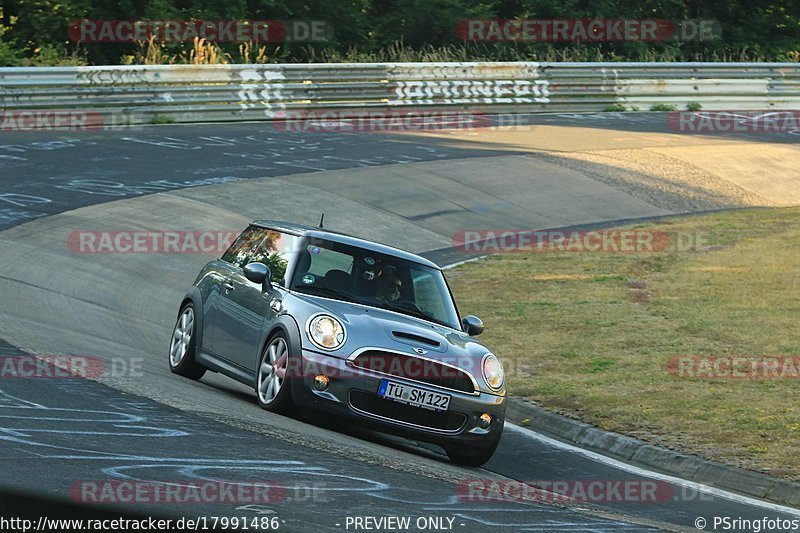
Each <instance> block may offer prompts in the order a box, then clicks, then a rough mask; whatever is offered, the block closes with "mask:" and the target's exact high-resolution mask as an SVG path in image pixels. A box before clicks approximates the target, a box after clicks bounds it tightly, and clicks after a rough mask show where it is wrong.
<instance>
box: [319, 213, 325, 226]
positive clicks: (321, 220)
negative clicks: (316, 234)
mask: <svg viewBox="0 0 800 533" xmlns="http://www.w3.org/2000/svg"><path fill="white" fill-rule="evenodd" d="M324 220H325V213H322V216H321V217H320V219H319V229H324V228H323V227H322V222H323V221H324Z"/></svg>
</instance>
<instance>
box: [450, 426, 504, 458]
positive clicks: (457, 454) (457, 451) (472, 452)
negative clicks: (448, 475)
mask: <svg viewBox="0 0 800 533" xmlns="http://www.w3.org/2000/svg"><path fill="white" fill-rule="evenodd" d="M501 434H502V432H501ZM499 444H500V435H497V437H496V438H495V439H494V441H493V442H492V443H491V444H489V446H487V447H486V448H479V449H465V448H461V447H448V448H445V451H446V452H447V457H449V458H450V460H451V461H452V462H454V463H456V464H458V465H462V466H483V465H484V464H486V463H487V462H489V459H491V458H492V456H493V455H494V452H495V450H497V446H498V445H499Z"/></svg>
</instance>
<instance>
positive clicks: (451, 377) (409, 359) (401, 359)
mask: <svg viewBox="0 0 800 533" xmlns="http://www.w3.org/2000/svg"><path fill="white" fill-rule="evenodd" d="M353 365H354V366H357V367H359V368H363V369H365V370H372V371H373V372H380V373H382V374H388V375H390V376H396V377H399V378H406V379H412V380H414V381H420V382H422V383H428V384H430V385H436V386H437V387H444V388H446V389H452V390H456V391H461V392H467V393H470V394H472V393H474V392H475V385H474V384H473V382H472V379H470V377H469V374H467V373H466V372H464V371H463V370H459V369H458V368H453V367H452V366H447V365H443V364H442V363H439V362H436V361H431V360H429V359H422V358H420V357H414V356H412V355H403V354H398V353H392V352H381V351H377V350H372V351H366V352H364V353H361V354H359V355H358V356H357V357H356V358H355V359H354V360H353Z"/></svg>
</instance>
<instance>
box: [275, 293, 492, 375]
mask: <svg viewBox="0 0 800 533" xmlns="http://www.w3.org/2000/svg"><path fill="white" fill-rule="evenodd" d="M289 297H291V298H289ZM289 300H290V301H289ZM284 303H285V305H286V306H287V307H288V306H291V307H294V308H295V309H292V310H291V314H292V315H294V316H295V318H296V319H297V322H298V325H299V326H300V328H301V330H303V333H302V335H301V337H302V339H303V341H302V342H303V348H304V349H309V350H313V351H317V352H320V351H321V350H320V349H319V348H317V347H316V346H314V345H313V344H312V343H311V341H309V340H308V336H307V335H306V331H305V330H306V324H307V323H308V321H309V320H310V319H311V318H312V317H313V316H314V315H317V314H319V313H326V314H330V315H332V316H334V317H336V318H337V319H339V320H340V321H341V322H342V324H343V325H344V327H345V329H346V332H347V339H346V340H345V343H344V345H342V347H341V348H339V349H338V350H335V351H331V352H327V353H328V354H329V355H332V356H335V357H341V358H347V357H349V356H350V355H352V354H353V353H354V352H357V351H359V350H363V349H364V348H377V349H384V350H391V351H395V352H401V353H407V354H409V355H418V356H422V357H426V358H429V359H436V360H438V361H442V362H444V363H448V364H452V365H455V366H457V367H459V368H462V369H464V370H467V371H468V372H470V373H471V374H472V375H473V376H474V377H475V379H476V381H478V382H479V383H480V382H481V381H482V380H483V378H482V375H483V374H482V371H481V368H480V367H481V364H482V360H483V356H485V355H486V354H487V353H489V349H488V348H487V347H486V346H484V345H483V344H481V343H480V342H478V341H477V340H475V339H474V338H472V337H470V336H469V335H467V334H466V333H464V332H461V331H457V330H453V329H451V328H448V327H445V326H441V325H439V324H435V323H433V322H428V321H425V320H422V319H418V318H416V317H412V316H408V315H404V314H402V313H396V312H394V311H389V310H386V309H380V308H377V307H370V306H365V305H360V304H354V303H350V302H343V301H339V300H333V299H329V298H325V297H318V296H315V295H307V294H299V293H296V292H295V293H291V294H290V295H287V300H286V301H285V302H284ZM420 351H423V352H424V353H421V352H420Z"/></svg>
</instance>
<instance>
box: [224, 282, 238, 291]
mask: <svg viewBox="0 0 800 533" xmlns="http://www.w3.org/2000/svg"><path fill="white" fill-rule="evenodd" d="M223 287H225V290H226V291H232V290H233V289H235V288H236V287H234V286H233V285H232V284H231V283H226V284H225V285H223Z"/></svg>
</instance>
